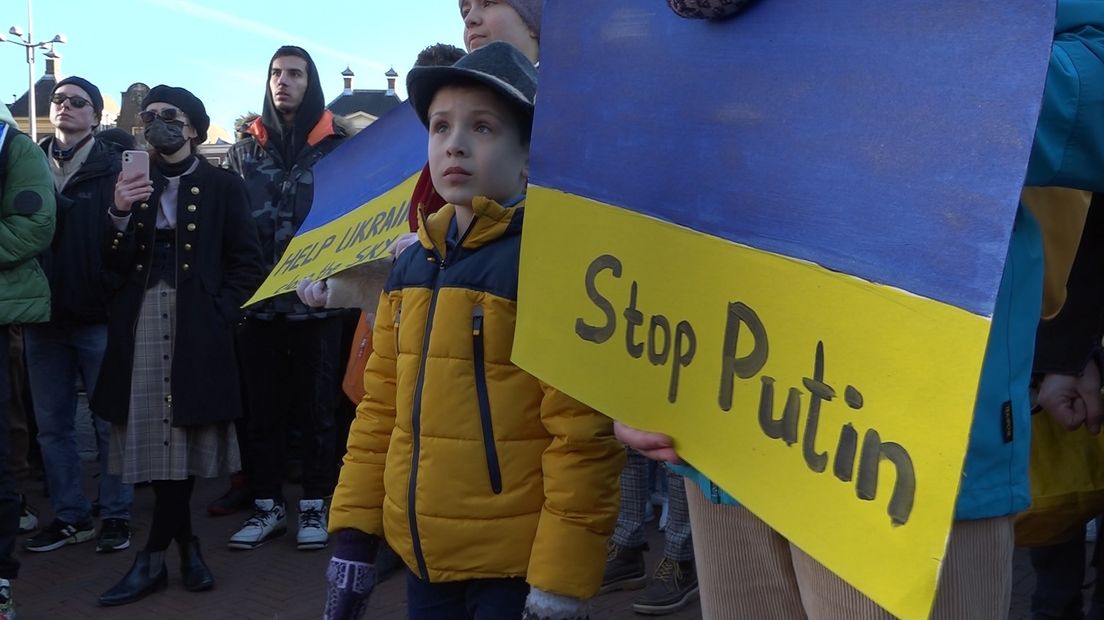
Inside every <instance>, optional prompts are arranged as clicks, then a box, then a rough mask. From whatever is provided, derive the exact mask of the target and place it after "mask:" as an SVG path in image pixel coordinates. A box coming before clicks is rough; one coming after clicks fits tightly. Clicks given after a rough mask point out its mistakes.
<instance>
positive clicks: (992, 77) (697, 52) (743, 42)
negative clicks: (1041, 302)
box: [531, 0, 1054, 315]
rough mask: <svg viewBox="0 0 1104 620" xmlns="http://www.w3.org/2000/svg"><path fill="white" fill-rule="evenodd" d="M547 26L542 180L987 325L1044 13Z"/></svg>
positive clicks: (594, 21)
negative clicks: (924, 300) (976, 317)
mask: <svg viewBox="0 0 1104 620" xmlns="http://www.w3.org/2000/svg"><path fill="white" fill-rule="evenodd" d="M987 15H991V18H988V17H986V16H987ZM544 20H545V21H544V24H545V26H544V27H543V28H542V31H543V38H542V57H541V78H540V79H541V83H540V92H539V95H538V97H537V102H538V104H537V113H536V128H535V134H534V140H533V155H532V159H533V161H532V176H531V182H532V183H534V184H538V185H541V186H545V187H553V188H557V189H560V190H563V191H566V192H569V193H573V194H578V195H582V196H585V197H588V198H592V199H594V200H598V201H601V202H604V203H608V204H613V205H618V206H622V207H625V208H628V209H631V210H634V211H639V212H642V213H645V214H648V215H651V216H653V217H656V218H659V219H662V220H666V221H669V222H673V223H676V224H680V225H683V226H686V227H688V228H691V229H694V230H697V231H700V232H704V233H707V234H710V235H714V236H717V237H720V238H724V239H728V240H731V241H734V242H738V243H742V244H746V245H749V246H752V247H755V248H759V249H762V250H766V251H770V252H775V253H779V254H783V255H787V256H792V257H795V258H799V259H803V260H808V261H812V262H815V263H818V264H820V265H822V266H824V267H827V268H829V269H832V270H835V271H840V272H845V273H850V274H853V275H856V276H859V277H861V278H864V279H867V280H871V281H874V282H878V283H882V284H887V285H890V286H896V287H899V288H902V289H905V290H908V291H911V292H913V293H916V294H919V295H923V296H925V297H930V298H933V299H936V300H939V301H943V302H946V303H951V304H954V305H956V306H959V307H962V308H964V309H967V310H969V311H971V312H974V313H976V314H981V315H990V314H992V310H993V304H994V302H995V298H996V291H997V287H998V285H999V282H1000V277H1001V273H1002V270H1003V264H1004V258H1005V253H1006V250H1007V247H1008V240H1009V235H1010V231H1011V226H1012V222H1013V217H1014V212H1015V209H1016V207H1017V202H1018V195H1019V192H1020V189H1021V186H1022V184H1023V179H1024V174H1025V170H1026V166H1027V160H1028V155H1029V151H1030V146H1031V143H1032V139H1033V132H1034V127H1035V123H1036V120H1037V117H1038V113H1039V105H1040V99H1041V93H1042V88H1043V83H1044V77H1045V74H1046V68H1047V60H1048V54H1049V49H1050V45H1049V40H1050V37H1051V33H1052V30H1053V25H1054V4H1053V2H1041V1H1039V0H986V1H976V0H975V1H971V2H965V3H964V2H961V1H960V0H899V1H895V2H893V3H890V4H887V3H886V2H884V1H883V0H848V1H847V2H825V1H824V0H759V1H757V2H753V3H751V4H750V6H749V8H748V9H747V10H746V11H745V12H744V13H743V14H741V15H738V16H737V17H736V18H735V19H731V20H727V21H721V22H709V21H702V20H687V19H682V18H679V17H677V16H676V15H674V14H673V13H672V12H671V11H670V10H669V9H668V8H667V7H666V6H665V3H663V2H661V1H659V0H655V1H652V2H646V3H645V2H635V1H634V2H630V1H628V0H625V1H610V2H550V3H548V4H547V6H546V7H545V13H544ZM720 277H725V276H723V275H721V276H720ZM732 277H736V276H735V275H733V276H732Z"/></svg>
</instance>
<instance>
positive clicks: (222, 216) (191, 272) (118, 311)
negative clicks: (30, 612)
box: [91, 85, 264, 605]
mask: <svg viewBox="0 0 1104 620" xmlns="http://www.w3.org/2000/svg"><path fill="white" fill-rule="evenodd" d="M140 118H141V120H142V123H143V125H144V126H145V139H146V142H148V143H149V145H150V146H151V147H152V152H151V154H150V156H149V160H150V164H149V167H148V170H147V169H145V165H144V161H145V160H144V158H143V157H142V155H144V153H142V152H133V151H128V152H127V154H125V159H126V160H127V163H126V164H125V166H124V169H123V172H122V173H121V174H120V175H119V180H118V183H117V184H116V186H115V204H114V205H113V206H112V207H111V209H110V212H109V214H108V217H109V218H110V220H111V224H112V225H111V226H110V227H109V236H108V239H107V242H106V244H105V248H104V269H105V271H106V275H107V278H108V280H109V284H110V286H111V288H112V289H113V291H112V299H111V307H110V309H111V311H110V322H109V325H108V340H107V351H106V353H105V355H104V363H103V372H102V375H101V377H100V381H99V383H97V385H96V391H95V393H94V394H93V396H92V402H91V408H92V411H93V413H95V414H96V415H98V416H100V417H101V418H104V419H105V420H107V421H109V422H111V424H112V432H111V454H110V458H109V468H110V470H111V471H112V472H113V473H118V474H120V475H121V476H122V478H123V480H124V481H126V482H129V483H136V482H144V481H149V482H152V486H153V491H154V495H155V498H156V501H155V504H154V510H153V520H152V521H153V522H152V524H151V526H150V531H149V539H148V541H147V543H146V548H145V550H143V551H140V552H138V555H137V557H136V558H135V560H134V564H133V566H131V568H130V571H129V572H127V574H126V575H125V576H124V577H123V578H122V580H120V581H119V582H118V583H117V584H115V586H114V587H112V588H111V589H109V590H108V591H107V592H105V593H104V594H103V595H101V596H100V598H99V602H100V604H101V605H123V604H126V603H132V602H134V601H137V600H139V599H141V598H143V597H145V596H146V595H147V594H149V593H151V592H154V591H156V590H159V589H161V588H163V587H165V585H166V583H167V571H166V565H165V552H166V551H167V550H168V548H169V546H170V544H171V543H172V542H173V541H176V543H177V545H178V546H179V549H180V562H181V563H180V566H181V576H182V581H183V585H184V588H185V589H187V590H192V591H199V590H207V589H210V588H211V587H212V586H213V585H214V578H213V576H212V575H211V571H210V570H209V569H208V568H207V566H206V564H205V563H204V561H203V557H202V555H201V554H200V551H199V541H198V540H197V539H196V538H195V537H194V536H193V535H192V528H191V517H190V506H189V504H190V500H191V495H192V488H193V486H194V482H195V477H196V476H204V477H215V476H219V475H222V474H224V473H228V472H232V471H236V470H237V469H240V456H239V454H238V447H237V440H236V437H235V434H234V424H233V420H234V419H235V418H237V417H238V416H239V415H241V395H240V393H239V387H238V371H237V363H236V360H235V357H234V346H233V329H234V324H235V322H236V321H237V320H238V318H239V314H240V310H239V308H240V306H241V305H242V304H243V303H244V302H245V301H246V299H248V298H249V296H250V295H251V294H252V293H253V291H254V290H255V289H256V287H257V286H258V285H259V284H260V282H261V280H262V279H263V277H264V273H263V272H262V267H261V264H262V262H261V250H260V243H259V241H258V238H257V231H256V227H255V225H254V223H253V218H252V216H251V215H250V213H249V209H248V204H249V199H248V197H247V196H246V193H245V187H244V186H243V184H242V181H241V179H240V178H239V177H238V176H236V175H234V174H231V173H230V172H227V171H224V170H222V169H219V168H216V167H214V166H212V165H210V164H208V163H207V162H206V161H205V160H204V159H203V158H202V157H197V156H196V154H195V152H196V147H197V146H198V145H199V144H201V143H202V142H203V141H204V140H206V137H207V128H208V126H209V125H210V119H209V118H208V116H207V112H206V110H205V108H204V106H203V102H201V101H200V100H199V99H198V98H196V96H195V95H193V94H192V93H190V92H188V91H187V90H185V89H183V88H178V87H170V86H164V85H161V86H157V87H155V88H153V89H152V90H150V93H149V95H148V96H147V97H146V98H145V100H144V101H143V102H142V112H141V114H140Z"/></svg>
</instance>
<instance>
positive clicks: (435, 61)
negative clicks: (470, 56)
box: [414, 43, 467, 67]
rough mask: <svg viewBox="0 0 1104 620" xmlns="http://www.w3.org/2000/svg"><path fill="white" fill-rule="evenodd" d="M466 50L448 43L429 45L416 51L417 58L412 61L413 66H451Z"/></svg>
mask: <svg viewBox="0 0 1104 620" xmlns="http://www.w3.org/2000/svg"><path fill="white" fill-rule="evenodd" d="M466 53H467V52H465V51H464V50H462V49H460V48H459V47H456V46H455V45H449V44H448V43H438V44H436V45H430V46H429V47H427V48H425V49H424V50H422V51H420V52H418V59H417V60H416V61H414V66H415V67H451V66H452V65H453V64H455V63H456V61H457V60H460V59H461V58H463V57H464V55H465V54H466Z"/></svg>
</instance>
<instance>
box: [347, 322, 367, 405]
mask: <svg viewBox="0 0 1104 620" xmlns="http://www.w3.org/2000/svg"><path fill="white" fill-rule="evenodd" d="M374 322H375V315H373V314H372V313H370V312H363V311H362V312H361V313H360V320H359V321H358V322H357V329H356V333H355V334H353V349H352V350H351V351H349V363H348V364H346V365H345V376H344V378H342V379H341V391H342V392H345V396H348V397H349V400H351V401H353V403H355V404H360V400H361V399H362V398H364V366H365V365H367V364H368V356H369V355H371V354H372V324H373V323H374Z"/></svg>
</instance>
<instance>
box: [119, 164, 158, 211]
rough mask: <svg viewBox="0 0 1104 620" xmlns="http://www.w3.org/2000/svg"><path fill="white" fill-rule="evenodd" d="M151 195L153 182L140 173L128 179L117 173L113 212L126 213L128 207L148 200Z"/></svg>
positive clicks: (135, 173) (128, 209) (133, 174)
mask: <svg viewBox="0 0 1104 620" xmlns="http://www.w3.org/2000/svg"><path fill="white" fill-rule="evenodd" d="M152 195H153V181H150V180H149V178H148V177H146V175H144V174H142V173H141V172H134V173H132V174H131V175H130V176H128V177H124V176H123V173H122V172H120V173H119V178H118V179H117V180H116V181H115V210H116V211H122V212H123V213H128V212H129V211H130V205H132V204H134V203H136V202H142V201H144V200H149V197H150V196H152Z"/></svg>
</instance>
